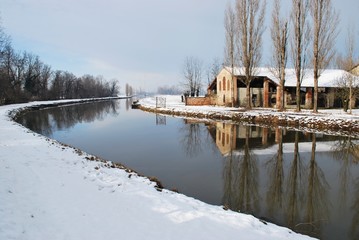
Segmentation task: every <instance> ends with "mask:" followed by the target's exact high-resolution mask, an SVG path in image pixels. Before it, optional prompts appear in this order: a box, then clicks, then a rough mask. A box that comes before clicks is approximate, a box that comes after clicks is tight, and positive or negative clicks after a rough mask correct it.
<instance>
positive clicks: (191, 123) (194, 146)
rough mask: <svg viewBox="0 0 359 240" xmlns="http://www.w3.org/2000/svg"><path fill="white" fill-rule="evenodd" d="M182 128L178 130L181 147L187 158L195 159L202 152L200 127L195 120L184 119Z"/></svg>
mask: <svg viewBox="0 0 359 240" xmlns="http://www.w3.org/2000/svg"><path fill="white" fill-rule="evenodd" d="M184 123H185V124H183V126H182V127H181V128H180V133H181V136H182V137H181V140H180V141H181V145H182V147H183V149H184V151H185V152H186V155H187V156H188V157H195V156H197V155H198V154H199V153H200V152H202V151H203V149H202V147H203V143H202V139H203V136H202V133H203V132H202V131H201V125H200V124H198V122H197V121H195V120H187V119H184Z"/></svg>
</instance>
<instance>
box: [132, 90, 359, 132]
mask: <svg viewBox="0 0 359 240" xmlns="http://www.w3.org/2000/svg"><path fill="white" fill-rule="evenodd" d="M158 97H160V98H162V99H165V102H166V105H165V106H163V105H161V106H158V105H157V106H156V97H147V98H143V99H141V100H140V102H139V104H140V106H139V108H140V109H141V110H143V111H148V112H153V113H157V114H166V115H172V116H180V117H188V118H197V119H210V120H221V121H233V122H235V123H238V122H246V123H249V124H259V125H262V126H269V127H271V126H280V127H288V128H292V129H297V130H300V131H304V130H305V131H309V132H318V131H319V132H323V133H326V134H331V135H341V136H353V137H358V136H359V110H357V109H354V110H353V113H352V114H348V113H346V112H344V111H343V110H341V109H323V110H319V113H313V112H312V111H310V110H302V111H301V112H295V111H294V110H293V109H288V110H286V111H284V112H279V111H277V110H275V109H271V108H254V109H252V110H245V109H244V108H230V107H218V106H185V104H184V103H183V102H182V101H181V96H169V95H167V96H158Z"/></svg>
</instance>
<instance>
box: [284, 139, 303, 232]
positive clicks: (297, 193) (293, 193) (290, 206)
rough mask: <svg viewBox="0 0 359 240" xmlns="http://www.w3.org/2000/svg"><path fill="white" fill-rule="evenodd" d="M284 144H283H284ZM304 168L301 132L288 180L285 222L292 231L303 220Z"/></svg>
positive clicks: (296, 142) (295, 147)
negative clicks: (300, 139) (300, 143)
mask: <svg viewBox="0 0 359 240" xmlns="http://www.w3.org/2000/svg"><path fill="white" fill-rule="evenodd" d="M282 144H283V143H282ZM304 172H305V169H304V166H303V162H302V160H301V156H300V153H299V132H295V138H294V151H293V160H292V161H291V162H290V167H289V174H288V180H287V181H286V183H287V186H286V196H287V200H286V206H285V212H286V214H285V216H286V217H285V221H286V222H287V224H288V226H289V227H290V228H292V229H296V226H297V223H300V222H303V221H302V220H301V210H302V209H303V203H304V182H303V178H304Z"/></svg>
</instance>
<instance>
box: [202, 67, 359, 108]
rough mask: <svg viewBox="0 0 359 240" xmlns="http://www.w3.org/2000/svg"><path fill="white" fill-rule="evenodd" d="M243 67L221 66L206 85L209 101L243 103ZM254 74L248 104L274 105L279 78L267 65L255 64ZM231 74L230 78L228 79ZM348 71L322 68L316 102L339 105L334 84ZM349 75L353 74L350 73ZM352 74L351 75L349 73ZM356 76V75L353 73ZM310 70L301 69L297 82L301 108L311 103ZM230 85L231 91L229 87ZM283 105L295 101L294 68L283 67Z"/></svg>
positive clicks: (309, 105)
mask: <svg viewBox="0 0 359 240" xmlns="http://www.w3.org/2000/svg"><path fill="white" fill-rule="evenodd" d="M242 72H243V69H241V68H234V69H233V70H232V68H230V67H225V68H223V69H222V70H221V71H220V72H219V74H218V75H217V77H216V79H214V80H213V81H212V83H211V84H210V85H209V87H208V89H207V96H209V97H211V99H212V100H211V102H212V104H214V105H218V106H231V105H232V102H233V101H234V105H235V106H246V101H247V99H246V85H245V83H244V76H243V74H242ZM256 72H257V73H256V76H255V77H254V79H253V80H252V81H251V83H250V88H251V90H250V91H251V95H250V97H251V99H250V101H252V106H254V107H275V105H276V99H278V96H277V93H278V91H277V89H278V86H279V80H278V79H277V78H276V77H275V76H274V74H273V73H272V72H271V70H270V69H269V68H257V69H256ZM232 74H233V79H232ZM347 74H350V73H348V72H346V71H344V70H337V69H328V70H324V71H323V72H322V74H321V76H320V77H319V79H318V88H319V89H318V106H319V107H323V108H331V107H339V105H338V101H339V100H338V99H336V96H335V90H336V88H337V87H338V79H340V78H342V77H344V76H346V75H347ZM352 76H353V75H352ZM353 77H354V76H353ZM354 78H358V77H354ZM358 79H359V78H358ZM313 83H314V81H313V70H312V69H308V70H306V71H305V75H304V78H303V80H302V84H301V105H302V106H303V107H304V108H312V106H313V94H312V93H313V89H314V86H313ZM232 89H233V91H232ZM284 90H285V99H284V102H285V106H286V107H290V106H291V105H293V106H294V105H295V104H296V102H295V101H296V77H295V72H294V69H286V80H285V89H284Z"/></svg>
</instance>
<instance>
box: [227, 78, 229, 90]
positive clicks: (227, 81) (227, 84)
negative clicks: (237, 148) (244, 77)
mask: <svg viewBox="0 0 359 240" xmlns="http://www.w3.org/2000/svg"><path fill="white" fill-rule="evenodd" d="M227 90H228V91H229V80H227Z"/></svg>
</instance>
